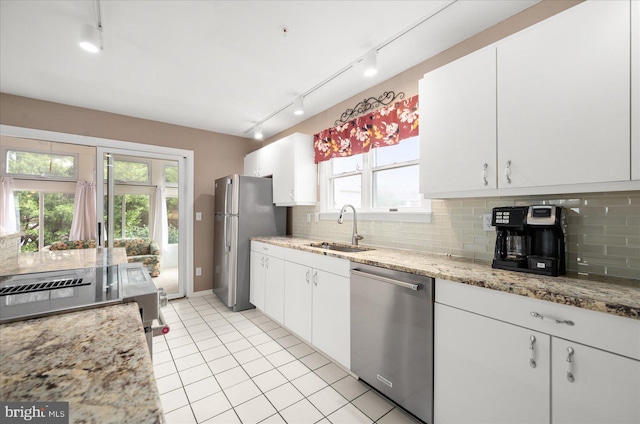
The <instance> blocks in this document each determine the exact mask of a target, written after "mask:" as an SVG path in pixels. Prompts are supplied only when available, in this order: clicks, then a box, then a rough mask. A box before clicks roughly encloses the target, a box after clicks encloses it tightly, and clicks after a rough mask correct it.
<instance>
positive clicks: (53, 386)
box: [0, 303, 164, 424]
mask: <svg viewBox="0 0 640 424" xmlns="http://www.w3.org/2000/svg"><path fill="white" fill-rule="evenodd" d="M0 358H2V359H1V361H0V400H1V401H21V402H31V401H43V402H46V401H66V402H69V416H70V420H69V422H70V423H101V424H102V423H118V424H120V423H162V422H164V419H163V415H162V405H161V403H160V397H159V394H158V388H157V386H156V381H155V377H154V374H153V365H152V363H151V358H150V356H149V350H148V348H147V342H146V339H145V336H144V330H143V329H142V321H141V319H140V313H139V311H138V306H137V304H135V303H127V304H122V305H116V306H108V307H104V308H99V309H91V310H86V311H80V312H73V313H68V314H62V315H55V316H50V317H46V318H38V319H32V320H27V321H20V322H15V323H11V324H4V325H0Z"/></svg>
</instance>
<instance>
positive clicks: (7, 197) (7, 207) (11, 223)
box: [0, 177, 20, 233]
mask: <svg viewBox="0 0 640 424" xmlns="http://www.w3.org/2000/svg"><path fill="white" fill-rule="evenodd" d="M0 182H1V184H0V202H2V203H0V226H1V227H2V228H3V229H4V231H6V232H8V233H14V232H16V231H20V228H18V221H17V219H16V202H15V199H14V196H13V178H5V177H3V178H2V179H1V181H0Z"/></svg>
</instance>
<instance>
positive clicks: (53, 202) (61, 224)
mask: <svg viewBox="0 0 640 424" xmlns="http://www.w3.org/2000/svg"><path fill="white" fill-rule="evenodd" d="M74 197H75V195H74V194H71V193H44V221H43V222H44V234H43V236H44V240H43V244H44V245H45V246H47V245H50V244H51V243H53V242H56V241H63V240H69V233H70V232H71V222H72V221H73V199H74Z"/></svg>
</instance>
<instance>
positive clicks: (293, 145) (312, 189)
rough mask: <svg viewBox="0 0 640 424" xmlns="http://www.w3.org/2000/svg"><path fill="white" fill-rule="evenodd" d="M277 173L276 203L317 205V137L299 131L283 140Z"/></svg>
mask: <svg viewBox="0 0 640 424" xmlns="http://www.w3.org/2000/svg"><path fill="white" fill-rule="evenodd" d="M277 143H278V144H279V145H280V147H279V151H278V161H277V166H276V169H275V170H274V173H273V203H275V204H276V205H279V206H294V205H315V204H316V186H317V178H316V175H317V172H316V169H317V168H316V165H315V164H314V163H313V137H312V136H310V135H306V134H299V133H295V134H292V135H290V136H288V137H286V138H283V139H282V140H278V141H277Z"/></svg>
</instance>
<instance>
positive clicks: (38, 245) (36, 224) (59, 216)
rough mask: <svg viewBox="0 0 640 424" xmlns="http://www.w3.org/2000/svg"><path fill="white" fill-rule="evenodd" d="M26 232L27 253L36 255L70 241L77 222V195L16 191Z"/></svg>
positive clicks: (23, 244) (21, 219) (23, 249)
mask: <svg viewBox="0 0 640 424" xmlns="http://www.w3.org/2000/svg"><path fill="white" fill-rule="evenodd" d="M14 194H15V199H16V203H17V208H18V211H19V216H20V231H22V232H23V236H22V247H21V251H23V252H36V251H38V250H40V249H42V248H43V247H44V246H47V245H49V244H51V243H54V242H56V241H66V240H68V239H69V233H70V232H71V222H72V220H73V200H74V197H75V196H74V194H73V193H46V192H41V191H27V190H16V191H15V192H14Z"/></svg>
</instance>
